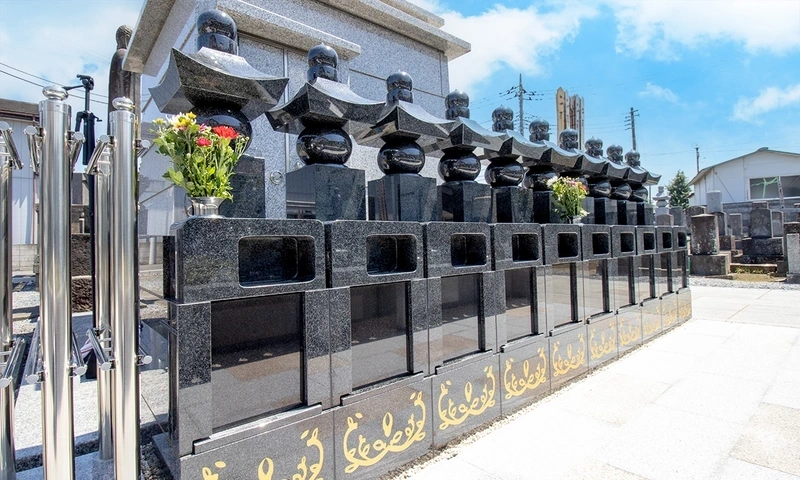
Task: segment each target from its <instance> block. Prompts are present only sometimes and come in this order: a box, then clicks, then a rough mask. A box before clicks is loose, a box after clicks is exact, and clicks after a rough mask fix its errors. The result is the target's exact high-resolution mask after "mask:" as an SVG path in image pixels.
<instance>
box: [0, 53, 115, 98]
mask: <svg viewBox="0 0 800 480" xmlns="http://www.w3.org/2000/svg"><path fill="white" fill-rule="evenodd" d="M0 65H2V66H4V67H8V68H10V69H11V70H14V71H17V72H20V73H24V74H25V75H28V76H31V77H33V78H38V79H39V80H44V81H45V82H47V83H50V84H53V85H58V86H60V87H64V86H66V85H64V84H63V83H58V82H54V81H52V80H48V79H46V78H44V77H39V76H36V75H34V74H32V73H28V72H26V71H25V70H20V69H19V68H16V67H12V66H11V65H9V64H7V63H3V62H0ZM94 95H95V96H96V97H102V98H108V96H107V95H101V94H99V93H95V94H94Z"/></svg>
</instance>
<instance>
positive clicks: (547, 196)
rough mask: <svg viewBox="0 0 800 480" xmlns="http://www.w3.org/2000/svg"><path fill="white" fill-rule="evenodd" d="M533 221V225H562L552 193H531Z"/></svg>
mask: <svg viewBox="0 0 800 480" xmlns="http://www.w3.org/2000/svg"><path fill="white" fill-rule="evenodd" d="M533 221H534V222H535V223H540V224H545V223H562V222H563V220H561V215H559V214H558V211H557V210H556V203H555V199H554V198H553V192H550V191H547V192H533Z"/></svg>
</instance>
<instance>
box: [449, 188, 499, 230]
mask: <svg viewBox="0 0 800 480" xmlns="http://www.w3.org/2000/svg"><path fill="white" fill-rule="evenodd" d="M437 190H438V193H439V202H440V205H441V206H442V217H441V220H442V221H444V222H487V223H488V222H490V221H491V212H492V188H491V187H490V186H489V185H486V184H483V183H477V182H469V181H465V182H458V181H457V182H446V183H443V184H442V185H439V186H438V187H437Z"/></svg>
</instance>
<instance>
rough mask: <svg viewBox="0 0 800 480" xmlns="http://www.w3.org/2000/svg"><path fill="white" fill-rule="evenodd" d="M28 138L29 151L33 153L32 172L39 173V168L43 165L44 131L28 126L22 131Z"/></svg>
mask: <svg viewBox="0 0 800 480" xmlns="http://www.w3.org/2000/svg"><path fill="white" fill-rule="evenodd" d="M22 133H24V134H25V136H26V137H28V149H29V150H30V152H31V170H33V173H35V174H38V173H39V167H40V166H41V164H42V138H43V135H44V131H43V130H42V129H41V128H40V127H37V126H34V125H28V126H27V127H25V130H23V131H22Z"/></svg>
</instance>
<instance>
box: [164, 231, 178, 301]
mask: <svg viewBox="0 0 800 480" xmlns="http://www.w3.org/2000/svg"><path fill="white" fill-rule="evenodd" d="M161 249H162V254H163V259H164V263H163V270H162V272H161V274H162V276H161V280H162V283H163V287H162V291H161V293H162V295H163V298H175V297H176V291H177V287H176V286H175V281H176V278H177V267H176V266H175V237H174V236H173V235H164V236H162V237H161Z"/></svg>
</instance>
